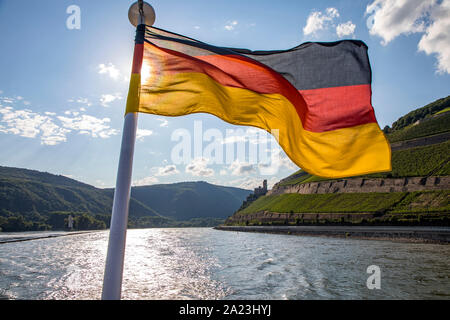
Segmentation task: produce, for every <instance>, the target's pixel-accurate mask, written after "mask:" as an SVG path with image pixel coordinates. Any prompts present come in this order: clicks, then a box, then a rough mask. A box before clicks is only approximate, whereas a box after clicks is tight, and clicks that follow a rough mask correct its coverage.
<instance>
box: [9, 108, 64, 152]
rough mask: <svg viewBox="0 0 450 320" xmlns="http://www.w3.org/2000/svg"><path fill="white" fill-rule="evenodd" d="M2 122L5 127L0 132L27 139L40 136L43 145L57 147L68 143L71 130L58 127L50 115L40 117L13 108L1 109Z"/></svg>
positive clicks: (28, 111)
mask: <svg viewBox="0 0 450 320" xmlns="http://www.w3.org/2000/svg"><path fill="white" fill-rule="evenodd" d="M0 115H2V119H1V120H0V121H1V122H3V123H4V124H5V125H2V126H1V127H0V132H3V133H9V134H14V135H18V136H21V137H25V138H36V137H38V136H39V135H40V138H41V144H43V145H56V144H59V143H61V142H65V141H66V134H67V133H68V132H70V130H67V129H64V128H61V127H60V126H58V125H56V124H55V123H54V122H53V121H54V119H52V118H51V117H50V115H48V114H47V115H40V114H38V113H35V112H33V111H31V110H14V109H13V108H12V107H4V108H0Z"/></svg>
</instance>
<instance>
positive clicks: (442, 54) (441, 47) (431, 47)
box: [418, 1, 450, 74]
mask: <svg viewBox="0 0 450 320" xmlns="http://www.w3.org/2000/svg"><path fill="white" fill-rule="evenodd" d="M431 19H432V21H433V22H432V24H431V25H430V26H429V27H428V28H427V29H426V31H425V34H424V35H423V36H422V38H421V39H420V42H419V45H418V48H419V51H423V52H425V53H426V54H428V55H430V54H436V56H437V61H438V63H437V71H438V73H448V74H450V31H449V30H450V2H449V1H443V2H442V4H441V5H440V6H436V7H434V8H433V10H432V11H431Z"/></svg>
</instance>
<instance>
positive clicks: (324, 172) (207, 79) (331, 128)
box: [126, 25, 391, 178]
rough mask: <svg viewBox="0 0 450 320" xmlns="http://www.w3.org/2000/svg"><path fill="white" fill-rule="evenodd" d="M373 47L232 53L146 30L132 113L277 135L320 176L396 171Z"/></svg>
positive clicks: (314, 45) (351, 43) (346, 44)
mask: <svg viewBox="0 0 450 320" xmlns="http://www.w3.org/2000/svg"><path fill="white" fill-rule="evenodd" d="M367 49H368V48H367V46H366V45H365V44H364V43H363V42H362V41H357V40H343V41H338V42H327V43H325V42H308V43H304V44H301V45H299V46H297V47H295V48H292V49H290V50H282V51H250V50H245V49H231V48H223V47H216V46H212V45H209V44H206V43H203V42H200V41H197V40H194V39H191V38H188V37H185V36H181V35H178V34H174V33H171V32H168V31H165V30H162V29H158V28H155V27H149V26H146V27H144V26H143V25H141V26H138V31H137V36H136V50H135V63H134V67H133V75H132V79H131V83H130V94H129V97H128V102H127V110H126V112H127V113H128V112H143V113H151V114H158V115H163V116H181V115H187V114H191V113H200V112H202V113H209V114H213V115H215V116H217V117H219V118H221V119H223V120H224V121H226V122H229V123H231V124H236V125H245V126H253V127H258V128H261V129H264V130H266V131H268V132H272V130H274V129H277V130H279V131H278V132H279V135H278V137H277V139H278V143H279V144H280V146H281V147H282V148H283V150H284V151H285V152H286V154H287V155H288V156H289V158H290V159H291V160H292V161H293V162H294V163H295V164H297V165H298V166H299V167H301V168H302V169H303V170H305V171H307V172H309V173H311V174H314V175H317V176H322V177H329V178H341V177H349V176H356V175H362V174H368V173H374V172H382V171H390V170H391V149H390V146H389V144H388V142H387V140H386V138H385V136H384V134H383V132H382V131H381V130H380V128H379V126H378V124H377V121H376V118H375V114H374V110H373V107H372V103H371V95H372V92H371V78H372V74H371V69H370V63H369V58H368V54H367ZM136 61H137V62H136ZM140 63H142V76H141V75H140V70H141V64H140Z"/></svg>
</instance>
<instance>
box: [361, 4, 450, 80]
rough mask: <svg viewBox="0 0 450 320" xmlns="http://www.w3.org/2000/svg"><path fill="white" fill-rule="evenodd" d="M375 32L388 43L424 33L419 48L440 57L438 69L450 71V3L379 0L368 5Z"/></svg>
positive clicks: (384, 43)
mask: <svg viewBox="0 0 450 320" xmlns="http://www.w3.org/2000/svg"><path fill="white" fill-rule="evenodd" d="M366 14H370V16H369V18H368V21H367V25H368V27H369V32H370V34H371V35H376V36H379V37H381V38H382V41H381V44H382V45H387V44H388V43H389V42H391V41H393V40H394V39H395V38H396V37H398V36H400V35H403V34H405V35H408V34H411V33H424V34H423V36H422V38H421V39H420V41H419V43H418V50H419V51H423V52H425V53H426V54H428V55H430V54H435V55H436V57H437V61H438V63H437V71H438V72H439V73H445V72H446V73H450V34H449V31H448V30H449V29H450V3H449V1H442V2H440V3H439V2H438V1H436V0H375V1H373V2H372V3H371V4H369V5H368V6H367V8H366Z"/></svg>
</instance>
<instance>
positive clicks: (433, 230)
mask: <svg viewBox="0 0 450 320" xmlns="http://www.w3.org/2000/svg"><path fill="white" fill-rule="evenodd" d="M214 229H216V230H222V231H237V232H260V233H273V234H289V235H299V236H327V237H340V238H357V239H374V240H395V241H409V242H425V243H442V244H450V227H391V226H379V227H375V226H374V227H363V226H218V227H215V228H214Z"/></svg>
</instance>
